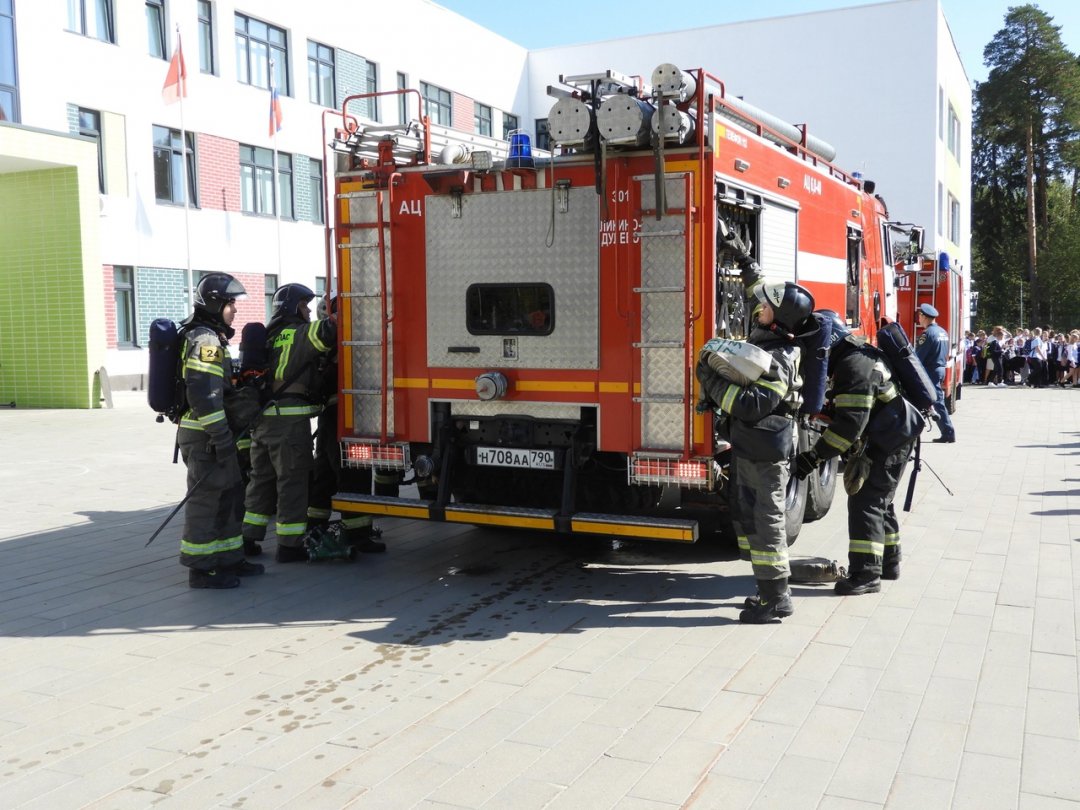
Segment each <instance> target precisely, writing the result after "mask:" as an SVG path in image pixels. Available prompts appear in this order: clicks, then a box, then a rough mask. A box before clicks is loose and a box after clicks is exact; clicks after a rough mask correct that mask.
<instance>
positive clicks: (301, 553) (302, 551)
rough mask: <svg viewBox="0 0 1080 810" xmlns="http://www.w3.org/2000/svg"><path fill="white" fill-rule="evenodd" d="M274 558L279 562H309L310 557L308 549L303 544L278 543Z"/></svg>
mask: <svg viewBox="0 0 1080 810" xmlns="http://www.w3.org/2000/svg"><path fill="white" fill-rule="evenodd" d="M274 559H275V560H277V561H278V562H279V563H294V562H307V561H308V559H309V557H308V553H307V549H306V548H304V547H303V546H299V547H297V546H283V545H281V543H278V547H277V552H276V553H275V554H274Z"/></svg>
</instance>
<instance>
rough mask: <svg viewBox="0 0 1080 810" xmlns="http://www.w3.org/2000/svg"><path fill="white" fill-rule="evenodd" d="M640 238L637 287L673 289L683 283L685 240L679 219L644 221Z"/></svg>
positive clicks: (684, 273) (684, 281)
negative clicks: (638, 282)
mask: <svg viewBox="0 0 1080 810" xmlns="http://www.w3.org/2000/svg"><path fill="white" fill-rule="evenodd" d="M646 223H647V224H645V225H642V229H641V230H642V236H641V285H642V286H643V287H675V286H683V285H685V284H686V239H685V237H684V236H683V230H684V223H683V221H682V219H681V218H675V217H664V218H663V219H662V220H660V221H659V222H657V221H656V220H655V219H653V220H646ZM656 232H660V233H672V232H675V233H676V234H677V235H673V236H647V234H649V233H656Z"/></svg>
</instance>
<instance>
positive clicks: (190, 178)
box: [150, 124, 199, 208]
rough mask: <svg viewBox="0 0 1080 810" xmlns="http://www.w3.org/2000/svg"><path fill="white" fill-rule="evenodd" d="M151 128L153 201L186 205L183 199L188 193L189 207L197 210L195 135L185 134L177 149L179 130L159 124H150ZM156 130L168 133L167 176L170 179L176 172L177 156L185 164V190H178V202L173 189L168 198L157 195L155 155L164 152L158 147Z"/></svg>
mask: <svg viewBox="0 0 1080 810" xmlns="http://www.w3.org/2000/svg"><path fill="white" fill-rule="evenodd" d="M151 126H152V128H153V129H152V130H151V141H150V142H151V145H152V147H153V150H154V163H155V171H154V199H155V201H156V202H157V203H158V204H159V205H185V204H187V203H185V198H186V197H187V195H188V193H190V196H191V200H190V203H189V205H190V207H191V208H198V207H199V176H198V173H197V169H196V166H197V161H196V160H195V133H194V132H185V133H184V135H185V136H186V138H185V140H186V143H184V144H183V145H182V146H181V147H180V148H177V144H176V141H177V140H179V138H180V134H181V131H180V130H179V129H173V128H172V127H166V126H162V125H161V124H152V125H151ZM156 130H162V131H165V132H168V133H169V144H170V145H169V153H170V154H169V175H170V178H171V177H172V175H173V173H174V172H175V171H176V168H175V161H176V159H177V156H178V155H180V156H181V160H182V161H183V162H184V163H185V164H186V166H185V168H186V175H185V177H186V179H187V187H186V188H184V187H182V188H181V189H180V192H181V197H180V199H179V200H177V199H176V193H175V192H176V190H175V189H171V190H172V192H173V194H172V196H170V197H168V198H165V197H161V196H160V194H159V190H158V184H157V170H156V164H157V153H158V152H160V151H162V150H164V148H165V147H163V146H159V145H158V142H157V133H156ZM185 158H186V159H185ZM171 185H172V184H171V183H170V187H171Z"/></svg>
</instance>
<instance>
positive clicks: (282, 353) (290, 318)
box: [243, 284, 337, 563]
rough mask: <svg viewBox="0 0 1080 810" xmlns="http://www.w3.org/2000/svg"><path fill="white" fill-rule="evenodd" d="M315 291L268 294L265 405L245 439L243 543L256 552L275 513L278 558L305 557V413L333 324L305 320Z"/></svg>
mask: <svg viewBox="0 0 1080 810" xmlns="http://www.w3.org/2000/svg"><path fill="white" fill-rule="evenodd" d="M314 298H315V293H314V292H313V291H312V290H311V289H310V288H308V287H305V286H304V285H303V284H285V285H283V286H281V287H278V289H277V290H276V291H275V292H274V297H273V299H272V301H271V310H272V314H271V317H270V322H269V323H268V324H267V327H266V332H267V345H268V349H269V356H270V368H269V371H268V377H269V379H270V383H269V386H270V398H271V401H270V404H269V405H268V406H267V407H266V408H265V410H264V411H263V418H262V419H261V420H259V423H258V425H257V426H256V428H255V430H254V432H253V433H252V436H251V480H250V481H249V482H248V486H247V494H246V506H247V511H246V512H245V513H244V529H243V534H244V548H245V551H246V552H247V553H249V554H250V553H258V551H260V550H261V547H260V546H259V543H261V542H262V540H263V539H264V538H265V537H266V528H267V526H268V525H269V524H270V521H271V519H273V518H274V517H275V516H276V518H277V524H276V531H277V543H278V545H277V553H276V555H275V558H276V559H277V561H278V562H283V563H287V562H298V561H301V560H307V559H308V555H307V551H306V550H305V549H304V546H303V542H302V540H303V537H304V534H305V533H306V531H307V506H308V476H309V475H310V473H311V468H312V454H311V418H312V417H313V416H315V415H317V414H318V413H319V411H320V410H321V406H320V405H319V403H318V401H317V397H316V393H315V392H316V386H317V380H316V377H317V374H318V362H319V359H320V357H323V356H325V355H327V354H329V353H330V352H331V351H332V350H333V348H334V347H335V346H336V344H337V324H336V323H335V322H334V321H333V320H332V319H330V318H321V319H318V320H315V321H312V320H311V307H310V304H311V301H312V299H314Z"/></svg>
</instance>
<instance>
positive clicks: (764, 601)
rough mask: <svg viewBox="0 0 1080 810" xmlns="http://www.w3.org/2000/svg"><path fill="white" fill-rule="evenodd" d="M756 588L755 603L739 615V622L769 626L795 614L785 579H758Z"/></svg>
mask: <svg viewBox="0 0 1080 810" xmlns="http://www.w3.org/2000/svg"><path fill="white" fill-rule="evenodd" d="M757 586H758V594H759V597H758V600H757V603H756V604H754V605H753V606H752V607H747V608H746V609H745V610H743V611H742V612H740V613H739V621H740V622H743V623H744V624H769V623H771V622H774V621H779V620H780V619H782V618H784V617H785V616H790V615H791V614H793V613H794V612H795V607H794V606H793V605H792V604H791V591H790V590H788V581H787V577H783V578H781V579H759V580H758V583H757Z"/></svg>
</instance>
